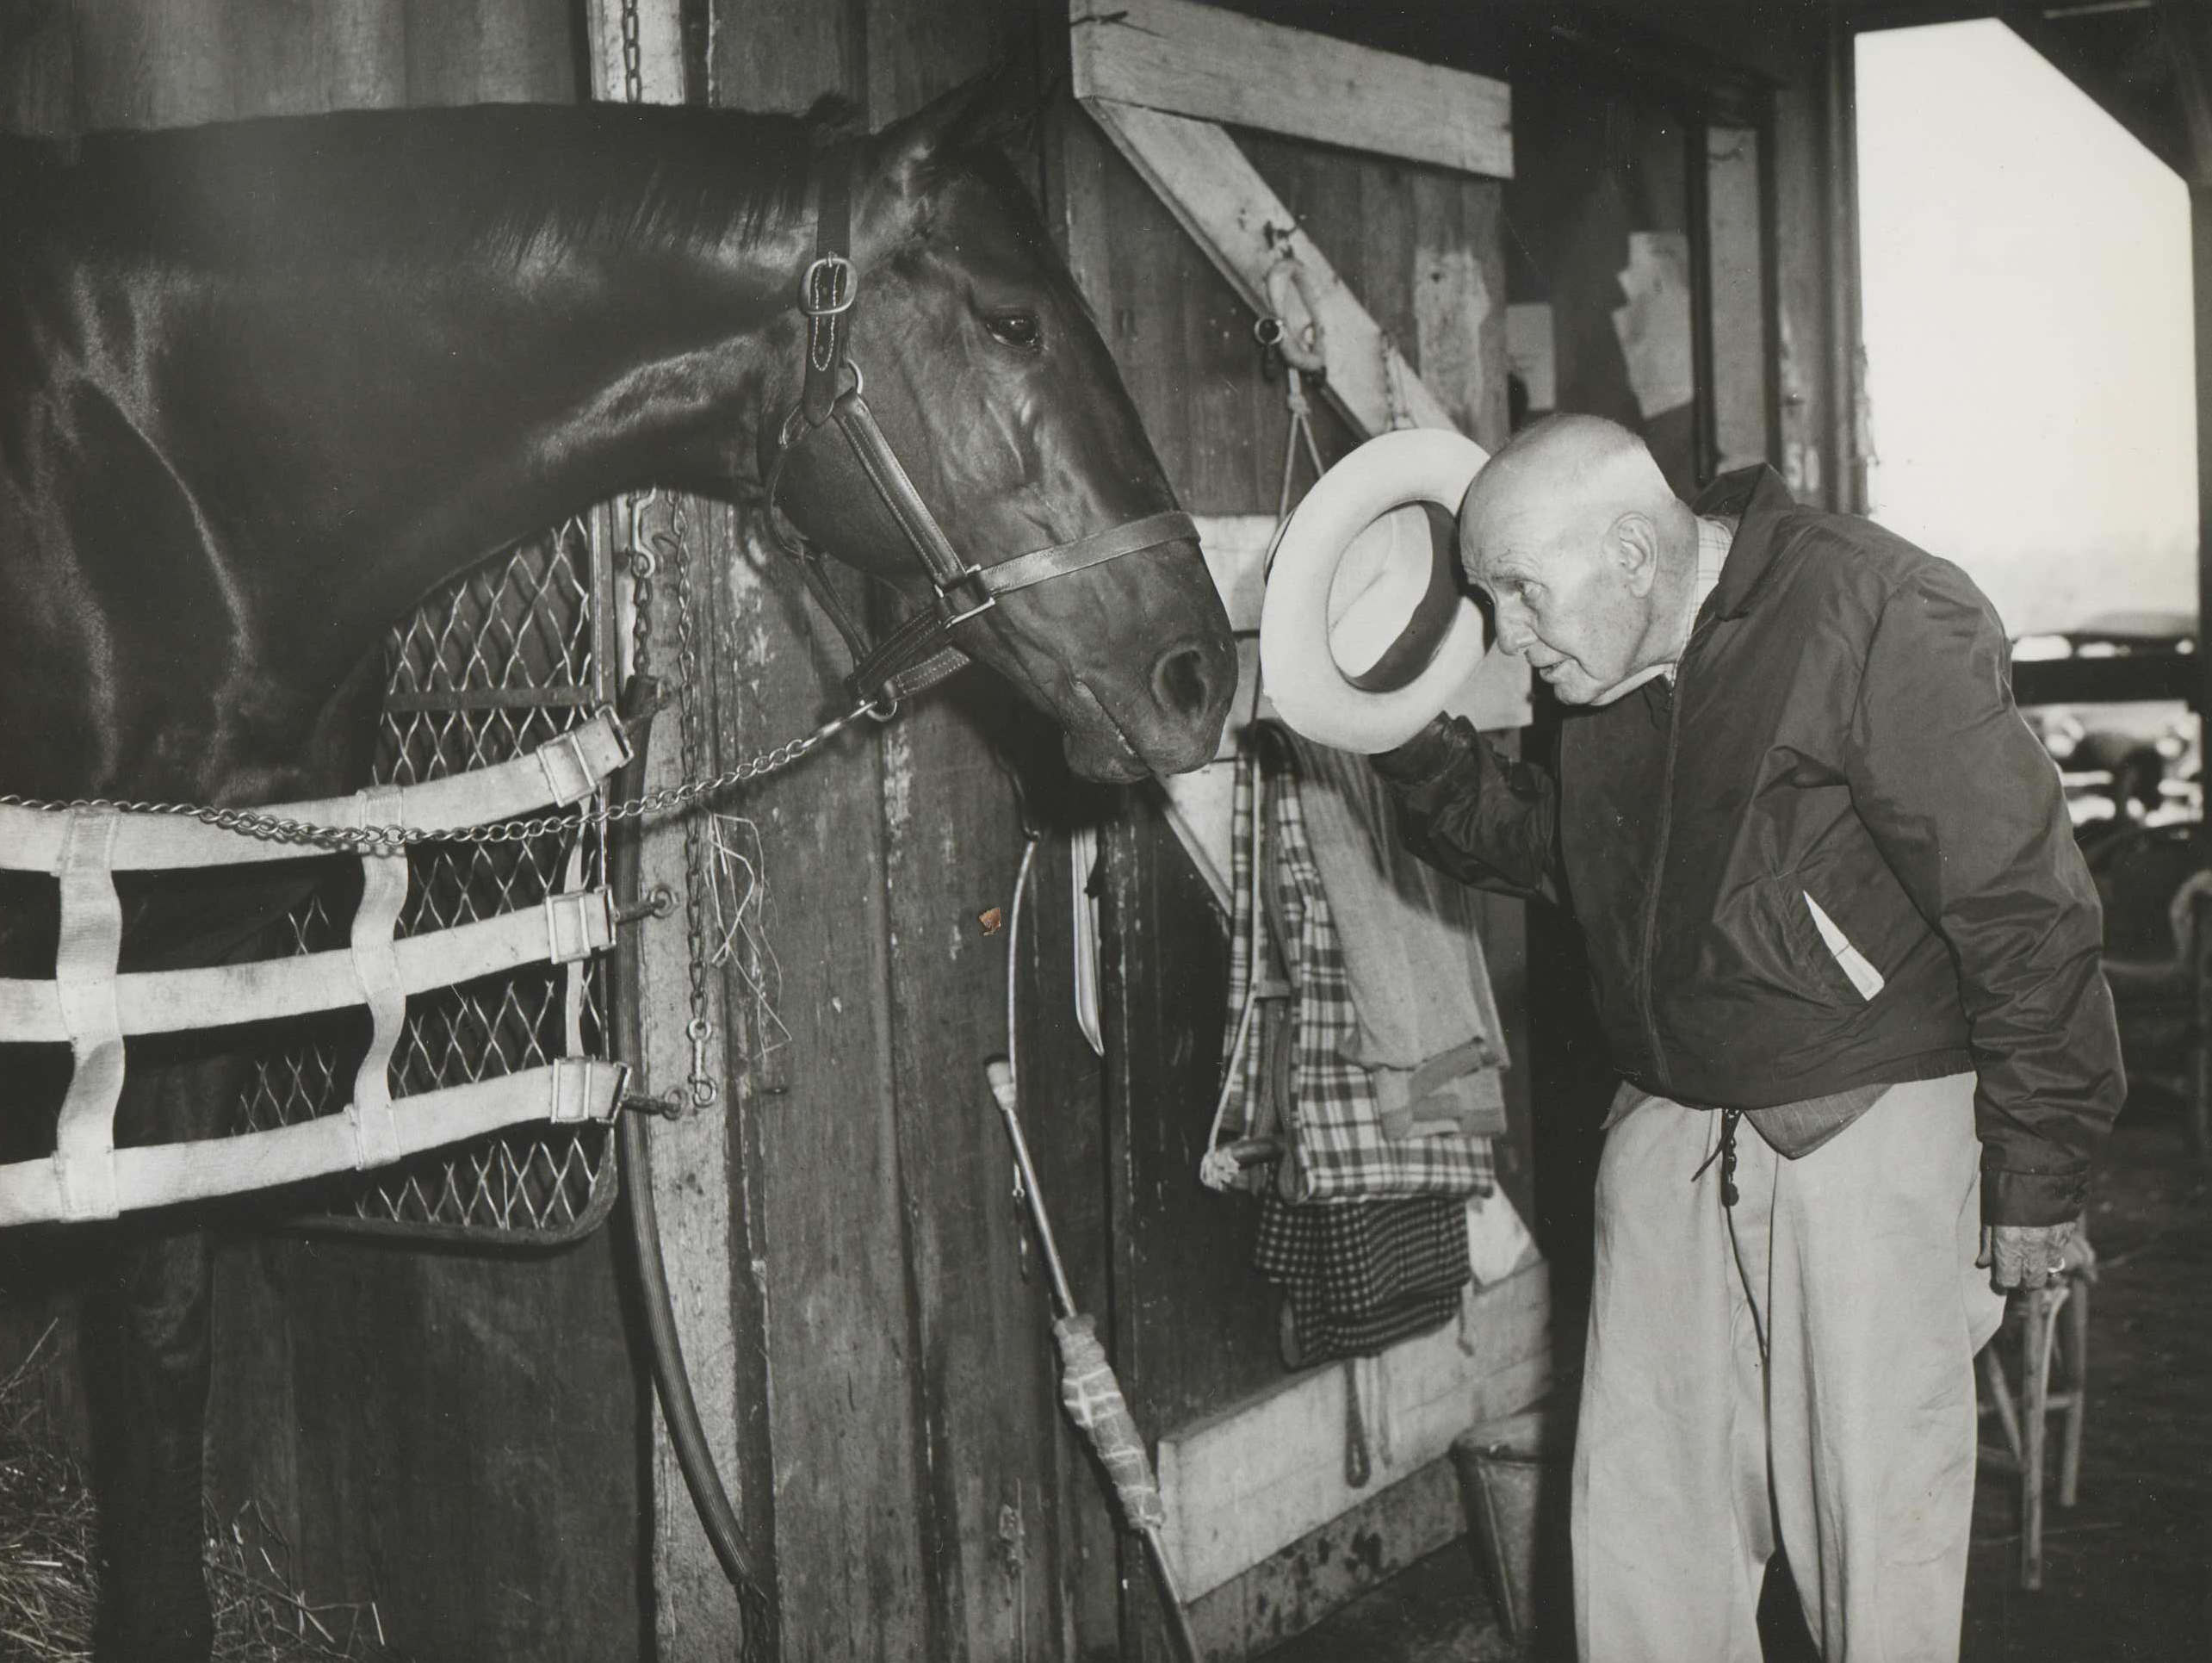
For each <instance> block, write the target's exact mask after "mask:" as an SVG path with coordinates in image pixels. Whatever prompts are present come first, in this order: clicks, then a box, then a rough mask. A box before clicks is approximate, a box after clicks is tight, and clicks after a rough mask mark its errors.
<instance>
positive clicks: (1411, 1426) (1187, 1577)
mask: <svg viewBox="0 0 2212 1663" xmlns="http://www.w3.org/2000/svg"><path fill="white" fill-rule="evenodd" d="M1473 1306H1474V1308H1473V1311H1472V1317H1471V1319H1470V1320H1467V1321H1465V1323H1463V1324H1462V1323H1453V1324H1447V1325H1446V1326H1444V1327H1443V1328H1441V1329H1439V1330H1437V1331H1435V1332H1434V1333H1430V1334H1423V1335H1422V1336H1420V1337H1417V1338H1415V1339H1410V1340H1407V1341H1405V1342H1403V1343H1401V1344H1398V1345H1395V1346H1392V1347H1391V1349H1390V1350H1387V1351H1385V1352H1384V1353H1383V1354H1382V1356H1381V1358H1380V1360H1379V1362H1380V1367H1379V1368H1378V1369H1377V1371H1376V1377H1377V1381H1379V1392H1377V1393H1375V1396H1376V1397H1378V1398H1379V1399H1380V1401H1366V1400H1363V1402H1362V1404H1361V1409H1362V1412H1363V1414H1364V1416H1365V1418H1366V1423H1367V1424H1368V1426H1369V1427H1370V1428H1371V1429H1372V1437H1373V1440H1374V1443H1375V1444H1376V1445H1378V1446H1384V1445H1385V1444H1386V1447H1376V1448H1373V1449H1372V1450H1371V1454H1372V1475H1371V1477H1370V1479H1369V1482H1368V1484H1367V1486H1364V1487H1363V1488H1360V1489H1354V1487H1353V1486H1351V1485H1350V1484H1348V1482H1346V1480H1345V1476H1344V1437H1345V1431H1344V1429H1345V1424H1346V1420H1347V1408H1348V1405H1347V1400H1346V1393H1347V1390H1348V1387H1347V1385H1346V1379H1345V1375H1346V1371H1345V1369H1344V1368H1341V1367H1332V1368H1320V1369H1316V1370H1313V1371H1310V1372H1309V1373H1306V1374H1299V1375H1297V1376H1295V1377H1293V1378H1292V1379H1290V1380H1286V1381H1284V1382H1283V1384H1282V1385H1281V1386H1280V1387H1278V1388H1277V1389H1276V1390H1274V1391H1273V1392H1270V1393H1266V1394H1264V1395H1263V1396H1261V1397H1260V1398H1258V1399H1256V1400H1252V1401H1248V1402H1246V1403H1244V1404H1242V1405H1238V1406H1237V1408H1236V1409H1235V1410H1233V1411H1230V1412H1226V1413H1224V1414H1222V1415H1219V1416H1217V1417H1213V1418H1209V1419H1206V1420H1202V1421H1199V1422H1198V1423H1197V1424H1193V1425H1191V1426H1188V1427H1186V1428H1185V1429H1183V1430H1181V1431H1180V1432H1179V1433H1177V1434H1176V1435H1175V1436H1174V1437H1165V1438H1162V1440H1161V1441H1160V1460H1159V1467H1160V1489H1161V1494H1162V1498H1163V1499H1165V1501H1166V1503H1167V1506H1168V1529H1167V1538H1168V1550H1169V1552H1170V1553H1171V1554H1174V1557H1175V1559H1176V1561H1177V1565H1176V1568H1177V1571H1178V1573H1179V1575H1180V1579H1181V1583H1182V1589H1183V1598H1186V1599H1196V1598H1198V1597H1199V1595H1201V1594H1203V1593H1205V1592H1208V1591H1210V1590H1211V1589H1214V1588H1218V1587H1219V1586H1220V1585H1222V1584H1223V1583H1224V1582H1226V1581H1228V1580H1229V1579H1230V1578H1231V1577H1233V1576H1236V1575H1237V1574H1238V1573H1240V1572H1242V1571H1244V1570H1245V1569H1247V1568H1249V1567H1251V1566H1254V1565H1256V1564H1258V1563H1259V1562H1260V1561H1261V1560H1263V1559H1265V1558H1267V1556H1268V1555H1269V1554H1273V1553H1275V1552H1277V1551H1278V1550H1279V1549H1281V1548H1285V1547H1287V1546H1288V1545H1289V1544H1291V1543H1292V1542H1296V1541H1298V1539H1299V1538H1300V1537H1302V1536H1304V1535H1305V1534H1306V1533H1307V1532H1309V1531H1310V1530H1316V1529H1317V1528H1319V1527H1320V1526H1321V1525H1323V1524H1325V1523H1328V1522H1329V1520H1330V1519H1332V1518H1335V1517H1338V1516H1340V1515H1341V1514H1342V1513H1344V1512H1345V1511H1348V1510H1349V1509H1350V1508H1352V1507H1354V1506H1356V1505H1358V1504H1359V1503H1360V1501H1362V1500H1364V1499H1366V1497H1367V1496H1369V1495H1372V1494H1373V1493H1375V1492H1379V1491H1381V1490H1383V1489H1385V1488H1386V1487H1387V1486H1391V1485H1392V1484H1395V1483H1397V1481H1398V1480H1401V1479H1403V1478H1406V1477H1409V1476H1410V1475H1411V1474H1414V1473H1415V1472H1416V1471H1418V1470H1419V1469H1420V1468H1423V1467H1425V1466H1427V1465H1428V1463H1429V1462H1430V1461H1434V1460H1435V1459H1436V1458H1437V1457H1438V1456H1440V1455H1443V1454H1444V1453H1445V1451H1447V1449H1450V1448H1451V1447H1452V1440H1453V1438H1455V1437H1459V1434H1460V1433H1462V1432H1464V1431H1465V1430H1467V1429H1468V1428H1469V1427H1470V1426H1472V1425H1473V1424H1475V1423H1476V1422H1478V1421H1481V1420H1489V1419H1494V1418H1496V1417H1498V1416H1500V1415H1505V1414H1510V1413H1511V1412H1514V1411H1515V1410H1516V1409H1524V1408H1526V1407H1527V1406H1528V1405H1530V1404H1532V1403H1534V1401H1535V1400H1536V1399H1538V1398H1540V1397H1541V1396H1542V1395H1543V1393H1544V1392H1545V1390H1546V1388H1547V1387H1549V1386H1550V1384H1551V1378H1552V1350H1551V1321H1552V1300H1551V1273H1550V1268H1549V1267H1548V1266H1547V1265H1546V1264H1545V1263H1542V1262H1541V1261H1539V1262H1538V1263H1534V1264H1532V1265H1530V1266H1529V1267H1528V1268H1527V1269H1523V1270H1520V1271H1516V1272H1515V1274H1514V1275H1510V1276H1508V1277H1507V1278H1506V1279H1505V1280H1504V1281H1500V1282H1494V1283H1492V1284H1491V1285H1490V1287H1488V1288H1484V1289H1483V1290H1482V1291H1481V1292H1480V1293H1478V1294H1476V1295H1475V1296H1474V1300H1473ZM1463 1341H1464V1344H1463ZM1466 1347H1472V1350H1468V1349H1465V1348H1466Z"/></svg>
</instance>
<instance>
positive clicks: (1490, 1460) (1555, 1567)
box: [1452, 1408, 1573, 1655]
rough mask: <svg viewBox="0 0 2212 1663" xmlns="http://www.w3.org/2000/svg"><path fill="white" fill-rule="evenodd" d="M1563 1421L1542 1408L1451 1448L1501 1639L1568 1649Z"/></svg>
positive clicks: (1568, 1464) (1568, 1457) (1567, 1473)
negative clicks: (1554, 1644)
mask: <svg viewBox="0 0 2212 1663" xmlns="http://www.w3.org/2000/svg"><path fill="white" fill-rule="evenodd" d="M1567 1430H1568V1419H1567V1416H1566V1415H1565V1413H1562V1414H1560V1415H1559V1416H1558V1417H1557V1418H1556V1424H1555V1418H1554V1417H1553V1415H1552V1412H1550V1411H1549V1410H1548V1409H1546V1408H1537V1409H1532V1410H1530V1411H1528V1412H1526V1413H1524V1414H1519V1415H1515V1416H1512V1417H1510V1418H1507V1419H1503V1420H1496V1421H1490V1422H1487V1423H1485V1424H1483V1425H1480V1426H1478V1427H1476V1428H1475V1429H1474V1430H1472V1431H1469V1432H1466V1433H1465V1434H1463V1435H1462V1436H1461V1437H1459V1440H1458V1442H1456V1443H1453V1446H1452V1460H1453V1464H1454V1465H1455V1466H1456V1467H1457V1468H1459V1487H1460V1492H1461V1494H1462V1497H1463V1498H1464V1499H1465V1505H1466V1509H1467V1517H1468V1522H1469V1523H1470V1525H1471V1526H1472V1536H1473V1538H1474V1544H1475V1548H1476V1551H1477V1552H1478V1554H1479V1555H1480V1556H1481V1559H1482V1561H1483V1567H1484V1570H1485V1571H1486V1572H1487V1573H1488V1574H1489V1577H1490V1594H1491V1598H1492V1599H1493V1601H1494V1602H1495V1603H1496V1608H1497V1615H1498V1622H1499V1624H1500V1626H1501V1627H1503V1629H1504V1630H1505V1635H1506V1637H1507V1638H1508V1639H1509V1640H1511V1641H1515V1643H1517V1644H1520V1645H1523V1646H1526V1645H1529V1644H1532V1643H1534V1642H1536V1641H1550V1640H1553V1639H1557V1640H1558V1641H1561V1642H1562V1644H1563V1649H1562V1652H1561V1654H1562V1655H1567V1654H1569V1651H1570V1650H1571V1636H1572V1630H1573V1623H1572V1610H1573V1607H1572V1604H1571V1601H1572V1596H1573V1585H1572V1580H1571V1570H1570V1567H1569V1559H1568V1554H1569V1552H1570V1547H1569V1542H1568V1534H1567V1506H1568V1486H1569V1480H1570V1477H1571V1470H1572V1451H1571V1449H1570V1447H1569V1443H1568V1437H1567Z"/></svg>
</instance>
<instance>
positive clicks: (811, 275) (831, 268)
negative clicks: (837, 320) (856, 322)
mask: <svg viewBox="0 0 2212 1663" xmlns="http://www.w3.org/2000/svg"><path fill="white" fill-rule="evenodd" d="M825 277H827V279H828V291H827V292H828V295H829V298H828V299H827V301H817V300H816V299H815V290H816V289H817V288H818V286H819V285H820V284H821V280H822V279H823V278H825ZM859 293H860V280H859V278H858V276H855V275H854V272H853V270H852V261H850V260H848V259H846V258H845V256H844V255H842V254H823V255H820V256H818V257H817V258H815V262H814V264H811V265H809V266H808V268H807V269H806V272H805V275H804V276H802V277H800V279H799V310H800V311H802V312H803V313H806V315H807V316H808V317H809V318H834V317H836V316H837V315H838V314H839V313H841V312H849V311H851V310H852V302H853V301H854V300H855V299H856V298H857V297H858V295H859Z"/></svg>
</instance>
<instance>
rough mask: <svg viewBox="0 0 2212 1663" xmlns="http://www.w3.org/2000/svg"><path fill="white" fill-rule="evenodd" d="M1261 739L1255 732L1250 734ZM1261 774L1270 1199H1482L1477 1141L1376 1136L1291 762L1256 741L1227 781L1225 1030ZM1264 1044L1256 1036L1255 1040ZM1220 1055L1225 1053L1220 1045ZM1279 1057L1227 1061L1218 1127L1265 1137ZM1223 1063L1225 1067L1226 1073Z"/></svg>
mask: <svg viewBox="0 0 2212 1663" xmlns="http://www.w3.org/2000/svg"><path fill="white" fill-rule="evenodd" d="M1261 731H1262V732H1264V730H1261ZM1263 770H1264V772H1265V775H1266V779H1265V794H1266V800H1267V809H1268V827H1267V829H1268V832H1269V834H1270V835H1269V837H1268V839H1267V849H1266V853H1265V856H1264V858H1263V859H1262V862H1261V865H1262V871H1261V882H1260V884H1259V890H1260V908H1261V911H1262V912H1264V913H1265V914H1266V915H1267V934H1268V935H1269V936H1271V937H1272V939H1273V944H1274V946H1276V947H1277V948H1278V949H1279V951H1280V953H1281V956H1282V959H1283V962H1284V965H1285V968H1286V970H1287V971H1288V973H1289V979H1290V982H1291V984H1292V990H1293V991H1292V998H1291V1014H1290V1036H1289V1040H1288V1045H1287V1047H1285V1046H1281V1045H1279V1044H1274V1043H1268V1042H1267V1041H1266V1039H1264V1038H1261V1039H1255V1040H1252V1041H1248V1043H1247V1044H1246V1046H1245V1047H1244V1050H1243V1053H1242V1056H1241V1057H1239V1058H1236V1059H1235V1060H1236V1074H1237V1077H1236V1080H1235V1081H1234V1082H1233V1083H1232V1086H1231V1089H1230V1102H1229V1106H1228V1109H1227V1112H1226V1114H1224V1125H1225V1126H1227V1127H1230V1128H1233V1129H1236V1130H1238V1131H1241V1132H1245V1133H1250V1132H1255V1131H1256V1130H1260V1129H1262V1128H1264V1126H1265V1125H1266V1122H1267V1118H1268V1117H1267V1114H1265V1113H1264V1112H1263V1109H1262V1105H1263V1103H1264V1101H1265V1100H1266V1098H1267V1095H1268V1093H1269V1090H1270V1089H1271V1086H1272V1085H1273V1084H1274V1083H1273V1082H1271V1081H1270V1080H1269V1079H1268V1077H1267V1074H1268V1070H1269V1067H1270V1064H1271V1062H1272V1060H1273V1059H1275V1058H1278V1057H1279V1053H1280V1052H1282V1051H1283V1050H1284V1049H1286V1048H1287V1050H1288V1052H1289V1064H1290V1066H1289V1081H1288V1090H1287V1093H1282V1092H1280V1091H1278V1092H1277V1094H1276V1095H1277V1101H1278V1102H1279V1105H1280V1107H1281V1108H1282V1110H1283V1114H1284V1119H1285V1121H1286V1125H1285V1127H1284V1130H1285V1132H1286V1133H1287V1135H1288V1139H1289V1144H1290V1154H1289V1156H1288V1157H1287V1160H1288V1164H1287V1166H1286V1170H1285V1171H1284V1172H1283V1173H1282V1174H1281V1175H1280V1178H1279V1190H1280V1193H1281V1195H1282V1196H1283V1198H1284V1199H1285V1200H1286V1201H1295V1202H1299V1203H1316V1202H1321V1203H1331V1202H1347V1201H1375V1200H1380V1199H1384V1198H1391V1197H1403V1196H1411V1195H1445V1196H1455V1197H1465V1196H1468V1195H1488V1194H1490V1191H1491V1189H1492V1188H1495V1186H1496V1180H1497V1169H1496V1163H1495V1162H1494V1160H1493V1159H1492V1157H1491V1151H1490V1139H1487V1138H1480V1137H1473V1136H1469V1135H1467V1134H1465V1133H1462V1132H1442V1133H1437V1134H1434V1135H1430V1136H1425V1137H1414V1138H1402V1139H1401V1138H1391V1137H1388V1136H1386V1135H1385V1133H1384V1131H1383V1122H1382V1116H1381V1114H1380V1111H1379V1108H1378V1105H1377V1102H1376V1095H1375V1088H1374V1083H1373V1080H1372V1077H1370V1075H1369V1073H1368V1071H1367V1070H1366V1068H1364V1067H1362V1066H1361V1065H1360V1064H1357V1063H1353V1062H1348V1061H1347V1060H1346V1059H1345V1055H1344V1053H1345V1052H1346V1051H1347V1050H1348V1049H1351V1048H1352V1042H1353V1039H1354V1034H1355V1033H1356V1032H1357V1030H1358V1025H1359V1019H1358V1016H1357V1014H1356V1013H1355V1012H1354V1008H1353V1004H1352V996H1351V990H1350V987H1349V984H1348V982H1347V981H1346V978H1345V973H1344V956H1343V953H1341V950H1340V949H1339V947H1338V946H1337V939H1336V925H1335V921H1334V919H1333V917H1332V916H1331V915H1330V912H1329V897H1327V896H1326V895H1325V894H1324V893H1323V890H1322V886H1321V874H1320V872H1319V871H1318V869H1317V867H1316V866H1315V864H1314V859H1313V850H1312V847H1311V846H1310V843H1309V842H1308V841H1307V838H1306V831H1305V818H1304V813H1303V812H1302V810H1300V808H1299V805H1298V775H1297V773H1296V767H1295V762H1294V760H1293V759H1292V756H1291V755H1290V754H1289V753H1288V751H1287V749H1286V748H1285V747H1283V746H1281V745H1279V744H1272V743H1267V742H1265V741H1264V740H1263V741H1261V742H1260V743H1259V745H1258V746H1257V748H1256V754H1255V757H1254V758H1253V759H1249V760H1247V762H1246V763H1245V764H1244V765H1243V766H1240V767H1239V769H1238V772H1237V777H1236V833H1235V837H1234V843H1235V855H1234V860H1233V866H1234V868H1235V876H1234V883H1233V890H1234V895H1235V905H1234V911H1233V914H1232V931H1231V934H1232V945H1231V949H1230V986H1229V1008H1230V1023H1229V1030H1230V1035H1231V1036H1233V1034H1234V1032H1235V1029H1236V1017H1237V1015H1238V1014H1239V1013H1241V1011H1242V1008H1243V1003H1244V996H1245V993H1246V990H1248V989H1249V987H1250V985H1251V979H1250V978H1251V973H1252V961H1253V958H1254V953H1253V947H1254V931H1255V928H1256V927H1257V926H1258V924H1259V920H1258V919H1255V916H1254V915H1253V905H1252V891H1253V884H1252V865H1251V863H1252V836H1251V830H1252V822H1253V804H1254V801H1255V795H1256V794H1257V793H1258V791H1259V790H1260V787H1261V781H1260V779H1258V775H1259V773H1261V771H1263ZM1263 1034H1264V1030H1263ZM1227 1048H1228V1045H1227V1041H1224V1052H1226V1051H1227ZM1229 1062H1230V1058H1229V1057H1228V1056H1227V1055H1224V1065H1225V1066H1226V1065H1227V1064H1228V1063H1229Z"/></svg>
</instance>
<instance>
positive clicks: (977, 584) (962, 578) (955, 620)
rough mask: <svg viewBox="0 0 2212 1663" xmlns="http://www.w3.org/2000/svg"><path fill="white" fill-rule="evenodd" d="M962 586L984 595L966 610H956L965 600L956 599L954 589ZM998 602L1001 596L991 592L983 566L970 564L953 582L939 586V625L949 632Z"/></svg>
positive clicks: (980, 615) (944, 631)
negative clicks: (954, 609)
mask: <svg viewBox="0 0 2212 1663" xmlns="http://www.w3.org/2000/svg"><path fill="white" fill-rule="evenodd" d="M961 588H968V589H973V590H974V591H975V592H976V593H977V594H979V595H981V596H982V600H980V601H978V602H976V604H975V605H971V606H969V607H968V610H967V611H962V612H956V611H953V610H952V609H953V608H954V607H956V606H958V605H963V602H962V601H960V600H957V599H954V597H953V591H954V590H956V589H961ZM998 604H999V598H998V597H997V596H996V595H994V594H993V593H991V590H990V587H989V584H988V580H987V579H985V577H984V576H983V568H982V567H980V566H976V565H973V564H970V566H968V567H966V568H963V570H962V571H961V572H960V573H959V574H957V576H955V577H954V578H953V580H952V581H951V582H950V583H945V584H940V585H939V586H938V590H937V616H938V626H937V627H938V629H939V631H940V632H942V633H946V634H949V633H951V631H952V630H957V628H959V627H960V625H962V624H965V623H966V622H967V621H968V620H969V619H970V618H971V617H982V615H983V614H984V613H986V612H988V611H990V610H991V609H992V608H993V607H994V606H996V605H998Z"/></svg>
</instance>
